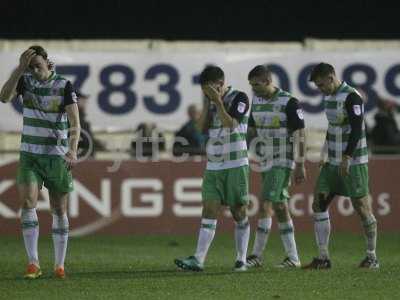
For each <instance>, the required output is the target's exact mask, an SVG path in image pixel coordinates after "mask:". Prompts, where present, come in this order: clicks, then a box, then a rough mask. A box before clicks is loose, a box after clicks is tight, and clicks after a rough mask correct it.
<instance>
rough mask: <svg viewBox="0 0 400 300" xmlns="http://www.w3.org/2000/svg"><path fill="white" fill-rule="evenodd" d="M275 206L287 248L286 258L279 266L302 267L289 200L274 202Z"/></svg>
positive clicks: (284, 244) (284, 245)
mask: <svg viewBox="0 0 400 300" xmlns="http://www.w3.org/2000/svg"><path fill="white" fill-rule="evenodd" d="M273 208H274V211H275V215H276V218H277V220H278V227H279V233H280V236H281V240H282V243H283V247H284V248H285V252H286V258H285V259H284V261H283V262H282V263H281V264H279V265H278V266H279V267H300V259H299V255H298V253H297V246H296V240H295V237H294V225H293V221H292V218H291V216H290V213H289V209H288V205H287V201H286V200H284V201H282V202H273Z"/></svg>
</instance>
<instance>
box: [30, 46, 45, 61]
mask: <svg viewBox="0 0 400 300" xmlns="http://www.w3.org/2000/svg"><path fill="white" fill-rule="evenodd" d="M29 49H32V50H35V54H36V55H40V56H41V57H43V58H44V59H47V52H46V50H44V48H43V47H42V46H39V45H33V46H30V47H29Z"/></svg>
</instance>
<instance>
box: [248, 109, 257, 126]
mask: <svg viewBox="0 0 400 300" xmlns="http://www.w3.org/2000/svg"><path fill="white" fill-rule="evenodd" d="M248 126H249V127H256V121H255V120H254V117H253V113H252V112H251V113H250V117H249V123H248Z"/></svg>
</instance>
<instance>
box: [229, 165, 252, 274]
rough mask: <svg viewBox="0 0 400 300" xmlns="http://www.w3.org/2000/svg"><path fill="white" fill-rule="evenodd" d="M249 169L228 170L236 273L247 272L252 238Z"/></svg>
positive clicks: (245, 167)
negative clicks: (248, 207) (249, 214)
mask: <svg viewBox="0 0 400 300" xmlns="http://www.w3.org/2000/svg"><path fill="white" fill-rule="evenodd" d="M249 172H250V170H249V167H248V166H242V167H239V168H234V169H229V170H227V173H228V175H227V181H226V182H225V185H226V188H225V190H226V191H227V192H226V199H227V202H228V205H229V207H230V210H231V213H232V216H233V219H234V221H235V245H236V253H237V255H236V261H235V266H234V269H235V270H236V271H245V270H247V266H246V256H247V248H248V245H249V238H250V223H249V219H248V217H247V206H248V203H249Z"/></svg>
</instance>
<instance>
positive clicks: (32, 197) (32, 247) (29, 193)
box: [18, 182, 42, 279]
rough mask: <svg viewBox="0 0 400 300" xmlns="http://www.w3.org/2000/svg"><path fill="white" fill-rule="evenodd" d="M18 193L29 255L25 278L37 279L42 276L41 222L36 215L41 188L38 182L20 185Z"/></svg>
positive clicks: (23, 233)
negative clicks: (39, 251) (40, 262)
mask: <svg viewBox="0 0 400 300" xmlns="http://www.w3.org/2000/svg"><path fill="white" fill-rule="evenodd" d="M18 193H19V197H20V200H21V203H22V210H21V225H22V235H23V237H24V244H25V250H26V253H27V255H28V268H27V271H26V274H25V276H24V277H25V278H28V279H35V278H37V277H39V276H40V275H41V274H42V273H41V271H40V264H39V255H38V240H39V220H38V217H37V213H36V204H37V198H38V194H39V187H38V185H37V183H36V182H31V183H27V184H19V185H18Z"/></svg>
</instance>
